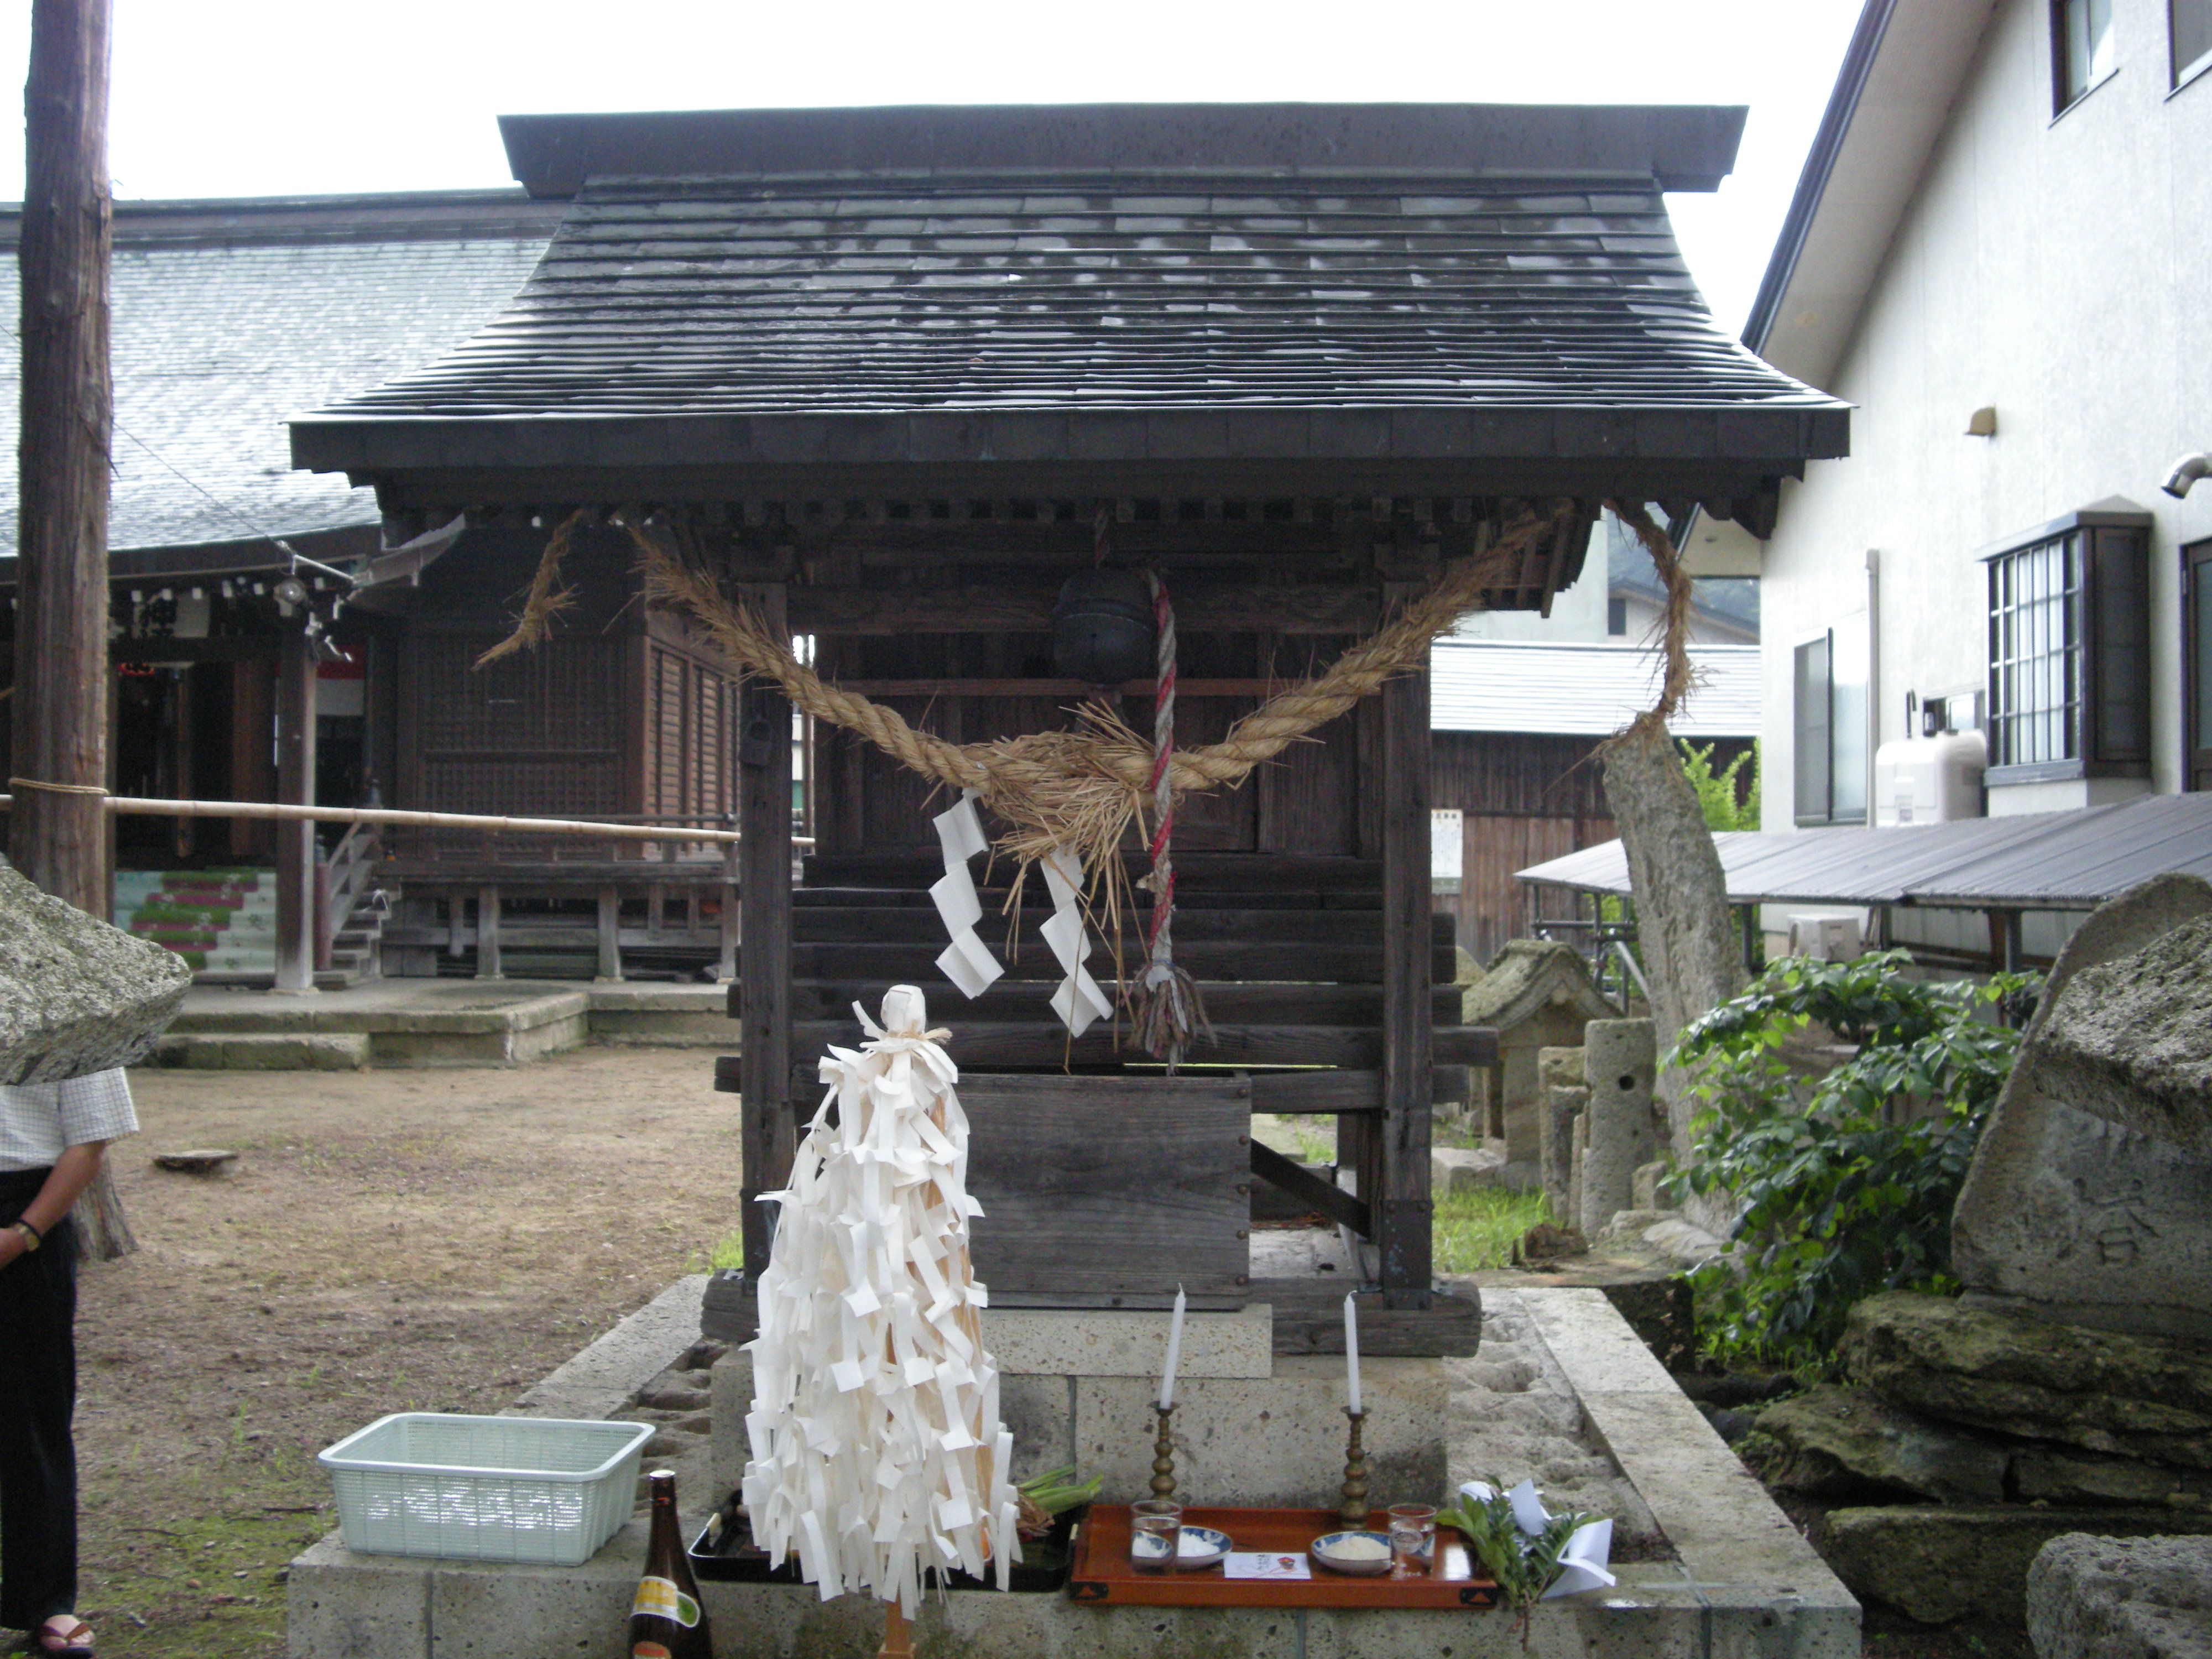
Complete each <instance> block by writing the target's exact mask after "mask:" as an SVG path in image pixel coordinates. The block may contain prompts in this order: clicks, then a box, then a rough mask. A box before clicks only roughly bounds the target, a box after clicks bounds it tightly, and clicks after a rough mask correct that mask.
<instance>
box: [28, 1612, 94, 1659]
mask: <svg viewBox="0 0 2212 1659" xmlns="http://www.w3.org/2000/svg"><path fill="white" fill-rule="evenodd" d="M31 1635H32V1640H33V1642H34V1643H35V1644H36V1645H35V1646H33V1648H32V1649H31V1651H32V1652H33V1653H36V1654H40V1655H42V1656H44V1659H93V1652H92V1626H89V1625H88V1624H86V1623H85V1622H84V1620H82V1619H79V1618H78V1617H77V1616H76V1614H75V1613H56V1614H55V1615H54V1616H53V1617H52V1618H51V1619H49V1620H46V1623H45V1624H43V1625H41V1626H39V1628H38V1629H37V1630H35V1631H33V1632H32V1633H31Z"/></svg>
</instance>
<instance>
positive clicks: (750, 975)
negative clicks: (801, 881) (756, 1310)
mask: <svg viewBox="0 0 2212 1659" xmlns="http://www.w3.org/2000/svg"><path fill="white" fill-rule="evenodd" d="M740 597H741V598H742V599H744V602H745V604H747V605H750V607H751V608H752V610H753V611H754V612H755V614H756V615H757V616H759V617H762V618H763V620H764V621H765V622H766V623H768V625H769V629H770V630H771V631H772V632H774V633H775V634H776V635H778V636H779V637H781V635H783V634H784V633H785V632H786V631H787V621H786V618H785V614H784V590H783V588H782V587H781V586H780V585H775V584H762V585H757V586H748V587H745V588H744V589H742V590H741V592H740ZM736 736H737V763H738V833H739V835H740V836H742V837H743V839H742V840H741V841H740V842H738V890H739V891H740V892H742V893H743V894H744V906H745V916H744V937H743V938H742V939H740V940H739V942H738V971H739V972H740V974H741V975H743V977H744V986H745V996H744V1011H743V1014H742V1016H741V1020H742V1024H741V1032H740V1037H739V1042H740V1044H741V1048H740V1060H741V1066H740V1077H741V1086H740V1091H739V1092H740V1093H741V1094H742V1095H743V1096H744V1103H743V1109H742V1112H741V1114H740V1117H739V1125H740V1127H739V1139H740V1141H741V1146H742V1155H743V1158H744V1173H743V1176H742V1178H741V1182H740V1186H739V1198H740V1205H741V1212H740V1226H741V1228H742V1231H743V1234H744V1253H745V1273H746V1276H747V1277H748V1278H752V1279H757V1278H759V1277H760V1275H761V1273H762V1272H763V1270H765V1269H766V1267H768V1261H769V1238H770V1237H771V1232H770V1226H769V1220H770V1218H769V1216H768V1214H767V1213H766V1206H763V1205H762V1204H761V1203H760V1202H759V1201H758V1200H759V1196H760V1194H763V1193H772V1192H775V1191H776V1190H777V1189H778V1188H781V1186H782V1185H783V1183H784V1181H785V1179H786V1177H787V1175H788V1173H789V1171H790V1169H791V1158H792V1154H793V1151H794V1150H795V1148H796V1146H797V1136H796V1135H795V1134H794V1133H793V1124H792V1119H791V1113H790V1111H789V1109H787V1105H786V1098H787V1096H786V1091H787V1087H788V1084H787V1079H788V1077H789V1074H790V1071H791V704H790V702H788V701H787V699H786V698H785V696H784V695H783V693H782V692H781V690H778V689H776V687H775V686H774V685H773V684H770V683H769V682H768V681H765V680H753V681H750V682H748V683H747V684H746V685H745V688H744V694H743V696H742V697H741V698H740V699H739V702H738V730H737V733H736Z"/></svg>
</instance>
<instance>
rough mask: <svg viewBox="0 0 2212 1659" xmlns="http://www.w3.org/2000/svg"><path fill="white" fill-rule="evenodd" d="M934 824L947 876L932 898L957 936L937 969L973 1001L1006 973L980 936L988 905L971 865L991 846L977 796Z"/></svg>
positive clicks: (968, 796) (932, 889) (942, 814)
mask: <svg viewBox="0 0 2212 1659" xmlns="http://www.w3.org/2000/svg"><path fill="white" fill-rule="evenodd" d="M930 823H933V824H934V825H935V826H936V829H937V842H938V845H939V847H940V848H943V849H944V852H945V873H944V874H943V875H942V876H940V877H939V878H937V880H936V881H935V882H934V883H933V884H932V885H931V887H930V890H929V896H930V897H931V898H932V899H933V900H934V901H935V902H936V904H937V914H938V915H939V916H941V917H943V918H944V920H945V932H946V933H950V934H951V936H952V943H951V944H950V945H946V946H945V950H944V951H943V953H942V954H940V955H939V957H938V958H937V969H938V971H939V973H941V974H943V975H945V978H947V979H949V980H951V981H952V982H953V984H955V985H956V986H957V987H959V988H960V993H961V994H962V995H963V996H965V997H966V998H967V999H968V1000H969V1001H971V1002H972V1001H974V1000H975V999H976V998H977V997H980V996H981V995H982V994H983V993H984V992H986V991H987V990H989V989H990V988H991V987H992V985H993V983H994V981H996V980H997V979H998V978H999V976H1000V975H1001V974H1004V973H1005V972H1006V969H1005V968H1004V967H1002V966H1001V965H1000V962H999V959H998V958H997V957H994V956H993V955H992V954H991V951H990V947H989V946H988V945H985V944H984V943H983V941H982V940H981V939H980V938H978V937H977V936H976V933H975V924H976V923H977V922H979V921H981V920H982V919H983V905H982V902H981V900H980V899H978V898H977V897H976V896H975V878H974V877H972V876H970V875H969V873H968V860H969V859H972V858H974V857H975V855H976V854H978V853H981V852H985V851H987V850H988V848H989V847H990V843H989V842H987V841H986V840H985V839H984V837H983V824H982V821H981V819H980V818H978V817H976V816H975V791H974V790H973V789H970V790H969V791H967V792H966V793H963V795H962V796H961V798H960V799H958V800H957V801H955V802H954V803H953V804H952V805H951V807H949V808H947V809H946V810H945V811H942V812H939V814H938V815H937V816H936V817H933V818H932V819H931V820H930Z"/></svg>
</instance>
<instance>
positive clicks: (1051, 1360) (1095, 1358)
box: [983, 1302, 1275, 1381]
mask: <svg viewBox="0 0 2212 1659" xmlns="http://www.w3.org/2000/svg"><path fill="white" fill-rule="evenodd" d="M1174 1317H1175V1316H1174V1315H1173V1314H1171V1313H1167V1312H1130V1311H1124V1310H1118V1309H1116V1310H1098V1311H1096V1312H1093V1311H1091V1310H1087V1309H1085V1310H1073V1309H1060V1308H987V1309H985V1310H984V1311H983V1346H985V1347H987V1348H988V1349H989V1350H990V1351H991V1356H992V1358H994V1359H996V1360H997V1361H998V1362H999V1370H1000V1374H1001V1375H1002V1376H1148V1377H1151V1378H1153V1379H1154V1380H1155V1381H1157V1380H1158V1376H1159V1374H1160V1366H1161V1365H1162V1364H1163V1363H1164V1361H1165V1359H1166V1357H1167V1346H1168V1327H1169V1326H1170V1323H1172V1322H1173V1320H1174ZM1274 1363H1275V1310H1273V1308H1271V1307H1269V1306H1268V1305H1267V1304H1266V1303H1264V1302H1255V1303H1251V1304H1247V1305H1246V1306H1245V1307H1243V1308H1241V1309H1239V1310H1237V1311H1236V1312H1235V1313H1194V1314H1187V1315H1185V1316H1184V1318H1183V1331H1182V1357H1181V1358H1180V1359H1179V1360H1178V1361H1177V1362H1176V1373H1177V1375H1178V1376H1183V1377H1200V1376H1267V1375H1269V1374H1270V1372H1271V1371H1272V1370H1273V1366H1274Z"/></svg>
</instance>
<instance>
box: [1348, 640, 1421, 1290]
mask: <svg viewBox="0 0 2212 1659" xmlns="http://www.w3.org/2000/svg"><path fill="white" fill-rule="evenodd" d="M1382 696H1383V824H1382V831H1383V1125H1382V1129H1383V1147H1382V1157H1381V1158H1379V1159H1378V1160H1377V1162H1378V1164H1379V1165H1380V1170H1381V1175H1382V1182H1381V1185H1382V1190H1381V1191H1380V1192H1379V1193H1375V1194H1367V1193H1363V1194H1361V1196H1362V1197H1364V1198H1366V1199H1367V1200H1368V1203H1369V1213H1370V1216H1371V1217H1372V1218H1373V1220H1374V1224H1375V1229H1376V1244H1377V1245H1378V1246H1380V1248H1381V1250H1382V1255H1383V1305H1384V1306H1386V1307H1391V1308H1425V1307H1427V1306H1428V1305H1429V1288H1430V1284H1431V1279H1430V1238H1429V1226H1430V1222H1431V1208H1432V1206H1431V1200H1430V1196H1429V1096H1430V1073H1431V1055H1430V1050H1431V1042H1430V1036H1431V1019H1432V1018H1433V1015H1432V1013H1431V1009H1430V1006H1429V954H1430V950H1431V946H1430V942H1429V908H1430V904H1429V672H1428V670H1427V669H1426V668H1423V669H1422V670H1421V671H1419V673H1416V674H1406V675H1401V677H1400V678H1396V679H1394V680H1392V681H1390V682H1389V684H1387V685H1385V686H1384V687H1383V693H1382Z"/></svg>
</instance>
